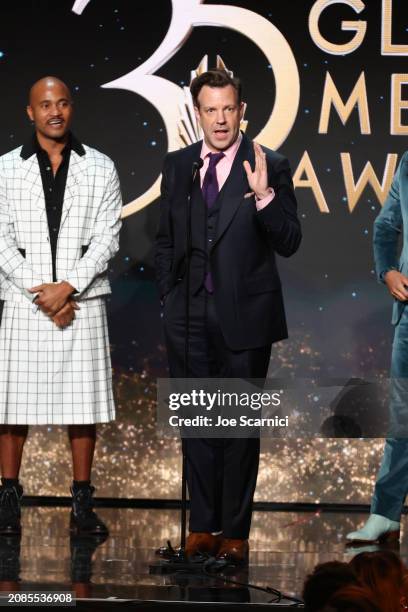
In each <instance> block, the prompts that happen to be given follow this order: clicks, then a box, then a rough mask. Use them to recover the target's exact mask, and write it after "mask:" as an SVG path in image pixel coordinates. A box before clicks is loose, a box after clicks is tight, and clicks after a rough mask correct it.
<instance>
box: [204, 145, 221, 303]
mask: <svg viewBox="0 0 408 612" xmlns="http://www.w3.org/2000/svg"><path fill="white" fill-rule="evenodd" d="M207 157H208V158H209V159H210V163H209V164H208V168H207V172H206V173H205V176H204V180H203V186H202V191H203V198H204V201H205V203H206V204H207V208H211V206H213V205H214V203H215V201H216V199H217V197H218V194H219V188H218V180H217V170H216V165H217V164H218V162H219V161H220V160H221V159H222V158H223V157H225V155H224V153H208V155H207ZM204 287H205V288H206V289H207V291H208V292H209V293H213V292H214V285H213V282H212V278H211V272H207V274H206V275H205V279H204Z"/></svg>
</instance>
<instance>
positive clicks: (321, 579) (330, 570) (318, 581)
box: [303, 561, 358, 612]
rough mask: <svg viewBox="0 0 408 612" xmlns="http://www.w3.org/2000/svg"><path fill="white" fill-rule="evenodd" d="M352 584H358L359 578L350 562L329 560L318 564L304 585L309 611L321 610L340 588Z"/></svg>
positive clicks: (305, 599)
mask: <svg viewBox="0 0 408 612" xmlns="http://www.w3.org/2000/svg"><path fill="white" fill-rule="evenodd" d="M351 584H358V580H357V576H356V574H355V573H354V571H353V568H351V567H350V565H349V564H348V563H344V562H342V561H328V562H327V563H321V564H319V565H316V567H315V568H314V570H313V573H312V574H309V576H307V578H306V580H305V583H304V586H303V600H304V602H305V608H306V610H307V612H315V611H316V610H321V609H322V608H323V607H324V606H325V605H326V604H327V602H328V601H329V599H330V597H331V596H332V595H333V594H334V593H335V592H336V591H337V590H338V589H340V588H342V587H344V586H348V585H351Z"/></svg>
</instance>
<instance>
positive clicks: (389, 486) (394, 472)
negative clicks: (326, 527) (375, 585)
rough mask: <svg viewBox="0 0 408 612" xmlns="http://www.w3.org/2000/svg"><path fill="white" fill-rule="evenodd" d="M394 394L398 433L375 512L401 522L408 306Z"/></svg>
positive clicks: (407, 472)
mask: <svg viewBox="0 0 408 612" xmlns="http://www.w3.org/2000/svg"><path fill="white" fill-rule="evenodd" d="M390 391H391V400H390V424H391V428H392V429H391V431H392V432H396V433H393V434H392V436H393V437H390V438H387V439H386V441H385V447H384V455H383V459H382V462H381V467H380V471H379V473H378V476H377V482H376V484H375V489H374V495H373V499H372V503H371V512H372V513H375V514H381V515H382V516H386V517H387V518H389V519H391V520H392V521H399V520H400V517H401V511H402V508H403V505H404V501H405V497H406V495H407V493H408V307H405V308H404V310H403V313H402V316H401V319H400V321H399V323H398V325H397V326H396V328H395V334H394V342H393V347H392V357H391V389H390ZM399 434H400V435H399ZM394 435H395V437H394ZM397 436H398V437H397ZM402 436H404V437H402Z"/></svg>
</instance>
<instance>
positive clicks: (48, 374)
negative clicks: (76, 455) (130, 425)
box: [0, 297, 115, 425]
mask: <svg viewBox="0 0 408 612" xmlns="http://www.w3.org/2000/svg"><path fill="white" fill-rule="evenodd" d="M78 305H79V307H80V310H77V311H76V314H75V319H74V320H73V322H72V323H71V325H69V326H68V327H66V328H64V329H59V328H58V327H57V326H56V325H55V324H54V323H53V322H52V321H51V319H50V318H49V317H47V316H46V315H45V314H44V313H42V312H41V311H40V310H37V311H36V312H34V310H33V306H32V304H31V303H30V302H29V301H28V300H27V302H26V303H16V302H13V301H6V302H5V303H4V309H3V316H2V321H1V325H0V423H1V424H10V425H51V424H52V425H76V424H78V425H87V424H91V423H104V422H107V421H111V420H112V419H114V418H115V406H114V400H113V393H112V368H111V361H110V353H109V340H108V327H107V317H106V305H105V300H104V298H100V297H97V298H93V299H89V300H84V301H83V302H79V304H78Z"/></svg>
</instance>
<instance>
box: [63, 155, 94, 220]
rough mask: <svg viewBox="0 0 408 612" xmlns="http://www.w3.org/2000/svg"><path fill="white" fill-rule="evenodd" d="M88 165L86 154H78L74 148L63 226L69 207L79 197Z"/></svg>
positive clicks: (66, 191) (70, 161) (64, 205)
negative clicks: (80, 186)
mask: <svg viewBox="0 0 408 612" xmlns="http://www.w3.org/2000/svg"><path fill="white" fill-rule="evenodd" d="M86 166H87V160H86V155H82V156H81V155H78V154H77V153H76V152H75V151H74V150H72V151H71V155H70V160H69V167H68V175H67V183H66V185H65V194H64V204H63V207H62V215H61V224H60V227H62V225H63V223H64V221H65V219H66V217H67V215H68V212H69V209H70V208H71V206H72V204H73V202H74V201H75V199H76V198H77V197H78V192H79V185H80V184H81V180H82V178H83V175H84V173H85V170H86Z"/></svg>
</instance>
